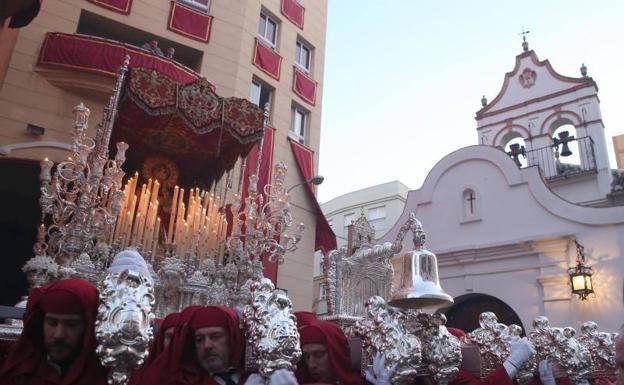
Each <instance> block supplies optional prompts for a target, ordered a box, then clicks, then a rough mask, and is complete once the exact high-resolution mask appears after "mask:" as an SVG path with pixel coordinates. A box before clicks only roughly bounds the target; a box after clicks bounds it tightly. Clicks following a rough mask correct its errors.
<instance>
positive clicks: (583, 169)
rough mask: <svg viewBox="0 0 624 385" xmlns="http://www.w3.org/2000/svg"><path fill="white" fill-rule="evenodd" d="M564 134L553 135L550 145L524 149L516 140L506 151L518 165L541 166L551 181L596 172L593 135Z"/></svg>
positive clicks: (547, 178) (543, 173)
mask: <svg viewBox="0 0 624 385" xmlns="http://www.w3.org/2000/svg"><path fill="white" fill-rule="evenodd" d="M563 133H565V134H563ZM561 134H563V135H560V136H559V138H557V139H553V144H552V145H550V146H547V147H542V148H537V149H532V150H525V148H524V146H520V145H519V144H514V145H511V148H510V151H509V152H508V153H507V154H508V155H509V156H510V157H511V159H513V161H514V162H515V163H516V165H518V167H519V168H525V167H531V166H539V168H540V170H541V172H542V175H543V176H544V178H545V179H546V180H548V181H558V180H564V179H569V178H571V177H577V176H581V175H588V174H589V175H591V174H595V173H596V172H597V168H596V157H595V153H594V141H593V139H592V138H591V137H589V136H585V137H582V138H575V137H570V136H568V134H567V132H566V131H564V132H562V133H561Z"/></svg>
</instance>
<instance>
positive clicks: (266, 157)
mask: <svg viewBox="0 0 624 385" xmlns="http://www.w3.org/2000/svg"><path fill="white" fill-rule="evenodd" d="M274 143H275V128H273V127H271V126H266V127H265V129H264V140H263V141H262V162H261V163H260V172H259V175H258V191H260V192H262V191H264V186H266V185H267V184H269V183H271V175H272V171H273V147H274ZM258 147H259V144H256V145H255V146H254V147H253V148H252V149H251V151H249V155H247V158H246V159H245V162H246V166H245V175H244V179H243V199H245V198H247V196H248V195H249V194H248V189H249V176H250V175H252V174H254V173H255V172H256V164H257V163H258ZM264 202H266V196H265V197H264ZM262 265H263V266H264V276H265V277H266V278H269V279H270V280H271V281H273V283H275V284H276V283H277V266H278V265H277V263H272V262H269V261H268V260H267V259H266V258H265V259H264V260H263V261H262Z"/></svg>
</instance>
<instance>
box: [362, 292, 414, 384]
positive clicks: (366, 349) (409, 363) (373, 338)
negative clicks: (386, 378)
mask: <svg viewBox="0 0 624 385" xmlns="http://www.w3.org/2000/svg"><path fill="white" fill-rule="evenodd" d="M406 318H407V315H406V314H405V313H403V312H401V311H399V310H398V309H396V308H392V307H389V306H388V305H387V304H386V301H384V299H383V298H381V297H379V296H374V297H371V298H370V299H369V300H368V301H367V302H366V316H365V317H364V318H363V319H362V320H360V321H358V322H357V323H356V324H355V328H354V329H355V330H354V331H355V334H356V335H358V336H360V337H361V338H362V350H363V353H364V357H368V358H369V360H370V357H374V356H375V355H377V353H383V354H384V356H385V357H386V363H387V365H388V366H393V365H396V370H395V372H394V374H393V376H392V381H391V382H392V383H393V384H409V383H411V382H413V380H414V377H415V376H416V375H417V374H418V367H419V365H420V361H421V344H420V341H419V340H418V338H416V337H415V336H414V335H412V334H411V333H410V332H408V331H407V330H406V329H405V326H406ZM369 364H370V363H369Z"/></svg>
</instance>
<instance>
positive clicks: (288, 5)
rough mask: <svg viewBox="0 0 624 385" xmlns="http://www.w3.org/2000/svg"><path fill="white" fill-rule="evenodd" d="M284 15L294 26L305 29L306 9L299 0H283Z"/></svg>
mask: <svg viewBox="0 0 624 385" xmlns="http://www.w3.org/2000/svg"><path fill="white" fill-rule="evenodd" d="M281 10H282V15H284V16H286V18H287V19H288V20H290V21H291V22H292V23H293V24H294V25H296V26H297V27H299V28H301V29H303V17H304V15H305V8H303V5H301V4H299V3H298V2H297V0H282V7H281Z"/></svg>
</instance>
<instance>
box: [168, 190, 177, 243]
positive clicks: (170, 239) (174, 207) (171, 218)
mask: <svg viewBox="0 0 624 385" xmlns="http://www.w3.org/2000/svg"><path fill="white" fill-rule="evenodd" d="M179 190H180V188H179V187H178V186H175V187H174V188H173V199H172V200H171V210H170V212H169V231H167V243H173V224H174V222H175V217H176V210H177V208H178V205H177V203H178V202H177V201H178V192H179Z"/></svg>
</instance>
